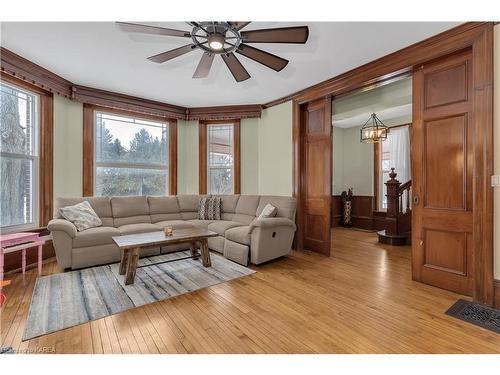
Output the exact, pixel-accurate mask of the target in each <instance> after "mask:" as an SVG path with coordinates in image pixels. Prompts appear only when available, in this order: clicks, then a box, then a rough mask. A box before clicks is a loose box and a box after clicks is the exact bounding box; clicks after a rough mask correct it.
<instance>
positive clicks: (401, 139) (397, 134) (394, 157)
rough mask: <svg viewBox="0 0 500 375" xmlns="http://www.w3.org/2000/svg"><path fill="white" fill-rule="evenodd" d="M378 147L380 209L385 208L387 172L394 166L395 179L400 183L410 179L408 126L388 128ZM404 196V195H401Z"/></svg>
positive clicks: (388, 178)
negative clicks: (385, 136)
mask: <svg viewBox="0 0 500 375" xmlns="http://www.w3.org/2000/svg"><path fill="white" fill-rule="evenodd" d="M377 147H380V149H379V150H380V152H379V158H380V160H379V163H378V165H379V166H380V170H379V171H378V176H379V181H378V184H379V191H380V192H381V194H379V197H378V207H379V209H380V210H386V209H387V197H386V195H387V186H385V183H386V182H387V181H388V180H390V177H389V173H390V172H391V168H394V170H395V172H396V173H397V177H396V179H397V180H399V182H401V183H405V182H406V181H408V180H410V179H411V161H410V135H409V126H408V125H404V126H398V127H393V128H390V131H389V134H388V135H387V139H386V140H385V141H383V142H381V143H378V144H377ZM403 198H405V197H403Z"/></svg>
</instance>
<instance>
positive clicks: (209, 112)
mask: <svg viewBox="0 0 500 375" xmlns="http://www.w3.org/2000/svg"><path fill="white" fill-rule="evenodd" d="M261 114H262V106H261V105H260V104H249V105H229V106H220V107H198V108H188V109H187V116H186V119H187V120H203V121H211V120H234V119H242V118H259V117H260V116H261Z"/></svg>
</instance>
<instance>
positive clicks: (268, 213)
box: [258, 203, 278, 219]
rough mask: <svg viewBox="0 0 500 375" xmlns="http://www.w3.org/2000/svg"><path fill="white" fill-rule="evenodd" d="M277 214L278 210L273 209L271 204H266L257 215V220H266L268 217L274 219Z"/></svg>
mask: <svg viewBox="0 0 500 375" xmlns="http://www.w3.org/2000/svg"><path fill="white" fill-rule="evenodd" d="M277 213H278V209H277V208H276V207H274V206H273V205H272V204H269V203H268V204H266V205H265V207H264V209H263V210H262V212H261V213H260V215H259V217H258V218H259V219H265V218H268V217H275V216H276V214H277Z"/></svg>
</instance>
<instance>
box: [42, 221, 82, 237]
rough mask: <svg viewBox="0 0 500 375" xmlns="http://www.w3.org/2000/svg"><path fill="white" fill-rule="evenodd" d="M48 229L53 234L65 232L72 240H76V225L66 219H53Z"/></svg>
mask: <svg viewBox="0 0 500 375" xmlns="http://www.w3.org/2000/svg"><path fill="white" fill-rule="evenodd" d="M47 228H48V230H50V231H51V232H54V231H63V232H65V233H66V234H67V235H68V236H70V237H71V238H75V237H76V233H77V230H76V227H75V225H74V224H73V223H72V222H71V221H68V220H64V219H52V220H51V221H49V224H48V225H47Z"/></svg>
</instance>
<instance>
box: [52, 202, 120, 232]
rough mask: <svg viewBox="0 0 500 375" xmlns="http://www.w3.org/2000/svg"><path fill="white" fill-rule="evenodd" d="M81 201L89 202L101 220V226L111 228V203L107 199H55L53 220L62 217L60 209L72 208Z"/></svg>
mask: <svg viewBox="0 0 500 375" xmlns="http://www.w3.org/2000/svg"><path fill="white" fill-rule="evenodd" d="M83 201H87V202H89V204H90V206H91V207H92V209H93V210H94V212H95V213H96V214H97V216H99V219H101V221H102V225H103V226H105V227H112V226H113V212H112V211H111V202H110V199H109V197H78V198H57V199H56V200H55V202H54V203H55V204H54V218H56V219H61V218H62V215H61V213H60V212H59V209H60V208H61V207H66V206H73V205H75V204H77V203H81V202H83Z"/></svg>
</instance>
